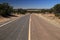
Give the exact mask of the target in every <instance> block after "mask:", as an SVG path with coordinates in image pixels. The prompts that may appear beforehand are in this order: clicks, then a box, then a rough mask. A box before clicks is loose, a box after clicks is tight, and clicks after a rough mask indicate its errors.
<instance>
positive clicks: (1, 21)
mask: <svg viewBox="0 0 60 40" xmlns="http://www.w3.org/2000/svg"><path fill="white" fill-rule="evenodd" d="M20 16H21V15H17V14H15V16H12V17H9V18H5V17H1V16H0V23H3V22H6V21H9V20H14V19H16V18H18V17H20Z"/></svg>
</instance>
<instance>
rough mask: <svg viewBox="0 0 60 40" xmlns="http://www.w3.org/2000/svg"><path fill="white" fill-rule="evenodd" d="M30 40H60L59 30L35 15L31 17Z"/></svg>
mask: <svg viewBox="0 0 60 40" xmlns="http://www.w3.org/2000/svg"><path fill="white" fill-rule="evenodd" d="M30 29H31V31H30V34H31V40H60V28H58V27H57V26H55V25H52V24H51V23H49V22H48V21H46V20H43V18H41V17H38V16H36V15H32V16H31V27H30Z"/></svg>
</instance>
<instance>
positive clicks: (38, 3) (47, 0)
mask: <svg viewBox="0 0 60 40" xmlns="http://www.w3.org/2000/svg"><path fill="white" fill-rule="evenodd" d="M3 2H7V3H9V4H10V5H12V6H13V7H14V8H37V9H43V8H44V9H46V8H47V9H49V8H51V7H53V6H54V5H55V4H59V3H60V0H0V3H3Z"/></svg>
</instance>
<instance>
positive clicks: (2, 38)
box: [0, 15, 30, 40]
mask: <svg viewBox="0 0 60 40" xmlns="http://www.w3.org/2000/svg"><path fill="white" fill-rule="evenodd" d="M29 19H30V15H25V16H23V17H21V18H20V19H17V20H15V21H13V22H11V23H9V24H6V25H4V26H2V27H0V40H28V31H29Z"/></svg>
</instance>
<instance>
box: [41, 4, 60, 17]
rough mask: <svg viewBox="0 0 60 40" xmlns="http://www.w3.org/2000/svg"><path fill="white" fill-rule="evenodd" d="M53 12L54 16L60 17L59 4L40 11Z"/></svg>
mask: <svg viewBox="0 0 60 40" xmlns="http://www.w3.org/2000/svg"><path fill="white" fill-rule="evenodd" d="M46 12H48V13H54V14H55V16H56V17H59V18H60V4H56V5H54V7H52V8H51V9H41V13H44V14H45V13H46Z"/></svg>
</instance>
